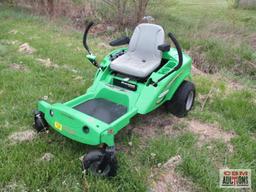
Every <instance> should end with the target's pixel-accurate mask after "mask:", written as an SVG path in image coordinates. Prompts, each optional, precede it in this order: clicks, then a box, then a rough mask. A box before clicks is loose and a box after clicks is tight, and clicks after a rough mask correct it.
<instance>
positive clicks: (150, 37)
mask: <svg viewBox="0 0 256 192" xmlns="http://www.w3.org/2000/svg"><path fill="white" fill-rule="evenodd" d="M92 25H93V23H90V24H89V25H88V26H87V28H86V30H85V33H84V40H83V43H84V47H85V48H86V50H87V51H88V53H89V54H88V55H87V58H88V59H89V61H90V62H91V63H92V64H93V65H95V66H96V67H97V68H98V70H97V72H96V75H95V79H94V82H93V85H92V86H91V87H90V88H89V89H88V90H87V92H86V93H85V94H84V95H81V96H79V97H77V98H75V99H73V100H71V101H68V102H66V103H56V104H49V103H47V102H45V101H42V100H41V101H39V102H38V110H37V112H36V113H35V117H34V118H35V128H36V129H37V131H43V130H45V129H46V128H48V127H52V128H53V129H54V130H56V131H57V132H59V133H60V134H62V135H64V136H66V137H68V138H70V139H73V140H75V141H78V142H81V143H84V144H88V145H99V144H102V146H103V147H102V148H101V149H99V150H94V151H91V152H89V153H88V154H87V155H85V156H84V159H83V169H84V170H88V172H91V173H93V174H95V175H101V176H114V175H116V170H117V161H116V157H115V144H114V136H115V135H116V134H117V133H118V131H119V130H120V129H122V128H124V127H125V126H126V125H127V124H128V123H129V122H130V119H131V118H132V117H134V116H135V115H136V114H146V113H149V112H151V111H153V110H154V109H156V108H158V107H159V106H161V105H162V104H165V106H166V109H167V111H170V112H171V113H173V114H174V115H176V116H178V117H183V116H185V115H186V114H187V112H188V111H189V110H191V108H192V106H193V102H194V97H195V87H194V85H193V83H191V82H190V81H188V80H190V79H191V73H190V70H191V63H192V60H191V58H190V57H189V56H188V55H186V54H184V53H182V51H181V48H180V46H179V44H178V42H177V40H176V39H175V37H174V35H173V34H172V33H169V34H168V36H169V37H170V39H171V40H172V42H173V43H174V45H175V48H170V45H169V44H168V43H165V41H164V31H163V29H162V27H160V26H158V25H155V24H140V25H138V26H137V27H136V29H135V31H134V33H133V35H132V37H131V39H130V38H128V37H124V38H121V39H117V40H114V41H112V42H111V43H110V45H112V46H119V45H125V44H129V46H128V48H119V49H116V50H114V51H113V52H111V53H110V54H108V55H107V56H106V57H105V58H104V59H103V61H102V62H101V63H100V64H98V63H97V62H96V56H94V55H93V54H92V53H91V52H90V50H89V48H88V46H87V43H86V39H87V33H88V31H89V29H90V28H91V26H92Z"/></svg>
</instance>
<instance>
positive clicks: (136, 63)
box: [110, 53, 161, 78]
mask: <svg viewBox="0 0 256 192" xmlns="http://www.w3.org/2000/svg"><path fill="white" fill-rule="evenodd" d="M160 62H161V61H159V59H157V58H155V59H154V58H151V59H149V60H146V59H143V58H139V57H138V56H137V55H135V54H132V53H126V54H124V55H122V56H120V57H118V58H117V59H115V60H114V61H112V63H111V65H110V67H111V69H112V70H114V71H118V72H120V73H123V74H127V75H131V76H134V77H140V78H144V77H147V76H148V75H150V74H151V73H152V72H153V71H154V70H155V69H156V68H157V67H158V66H159V65H160Z"/></svg>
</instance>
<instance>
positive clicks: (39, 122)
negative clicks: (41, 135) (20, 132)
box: [34, 111, 48, 132]
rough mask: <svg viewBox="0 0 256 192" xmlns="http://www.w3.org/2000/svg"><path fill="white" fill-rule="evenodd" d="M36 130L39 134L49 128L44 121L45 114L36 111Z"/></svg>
mask: <svg viewBox="0 0 256 192" xmlns="http://www.w3.org/2000/svg"><path fill="white" fill-rule="evenodd" d="M34 121H35V122H34V128H35V130H36V131H37V132H42V131H45V130H46V129H47V128H48V124H47V122H46V120H45V119H44V114H43V113H41V112H38V111H36V112H35V115H34Z"/></svg>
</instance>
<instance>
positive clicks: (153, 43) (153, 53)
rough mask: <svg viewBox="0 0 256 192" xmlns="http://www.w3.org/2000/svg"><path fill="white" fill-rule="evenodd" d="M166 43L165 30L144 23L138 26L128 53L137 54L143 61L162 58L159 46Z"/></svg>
mask: <svg viewBox="0 0 256 192" xmlns="http://www.w3.org/2000/svg"><path fill="white" fill-rule="evenodd" d="M163 43H164V30H163V28H162V27H161V26H159V25H155V24H148V23H143V24H140V25H138V26H137V27H136V28H135V30H134V32H133V35H132V38H131V40H130V43H129V48H128V53H129V52H130V53H133V54H136V56H138V57H139V58H142V59H153V58H154V59H159V60H161V58H162V52H161V51H159V50H158V45H161V44H163Z"/></svg>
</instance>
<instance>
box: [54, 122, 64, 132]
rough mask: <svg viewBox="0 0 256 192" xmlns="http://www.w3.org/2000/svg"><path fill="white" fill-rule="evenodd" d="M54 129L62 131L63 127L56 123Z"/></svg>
mask: <svg viewBox="0 0 256 192" xmlns="http://www.w3.org/2000/svg"><path fill="white" fill-rule="evenodd" d="M54 127H55V128H56V129H58V130H60V131H62V125H61V124H60V123H59V122H57V121H55V123H54Z"/></svg>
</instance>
